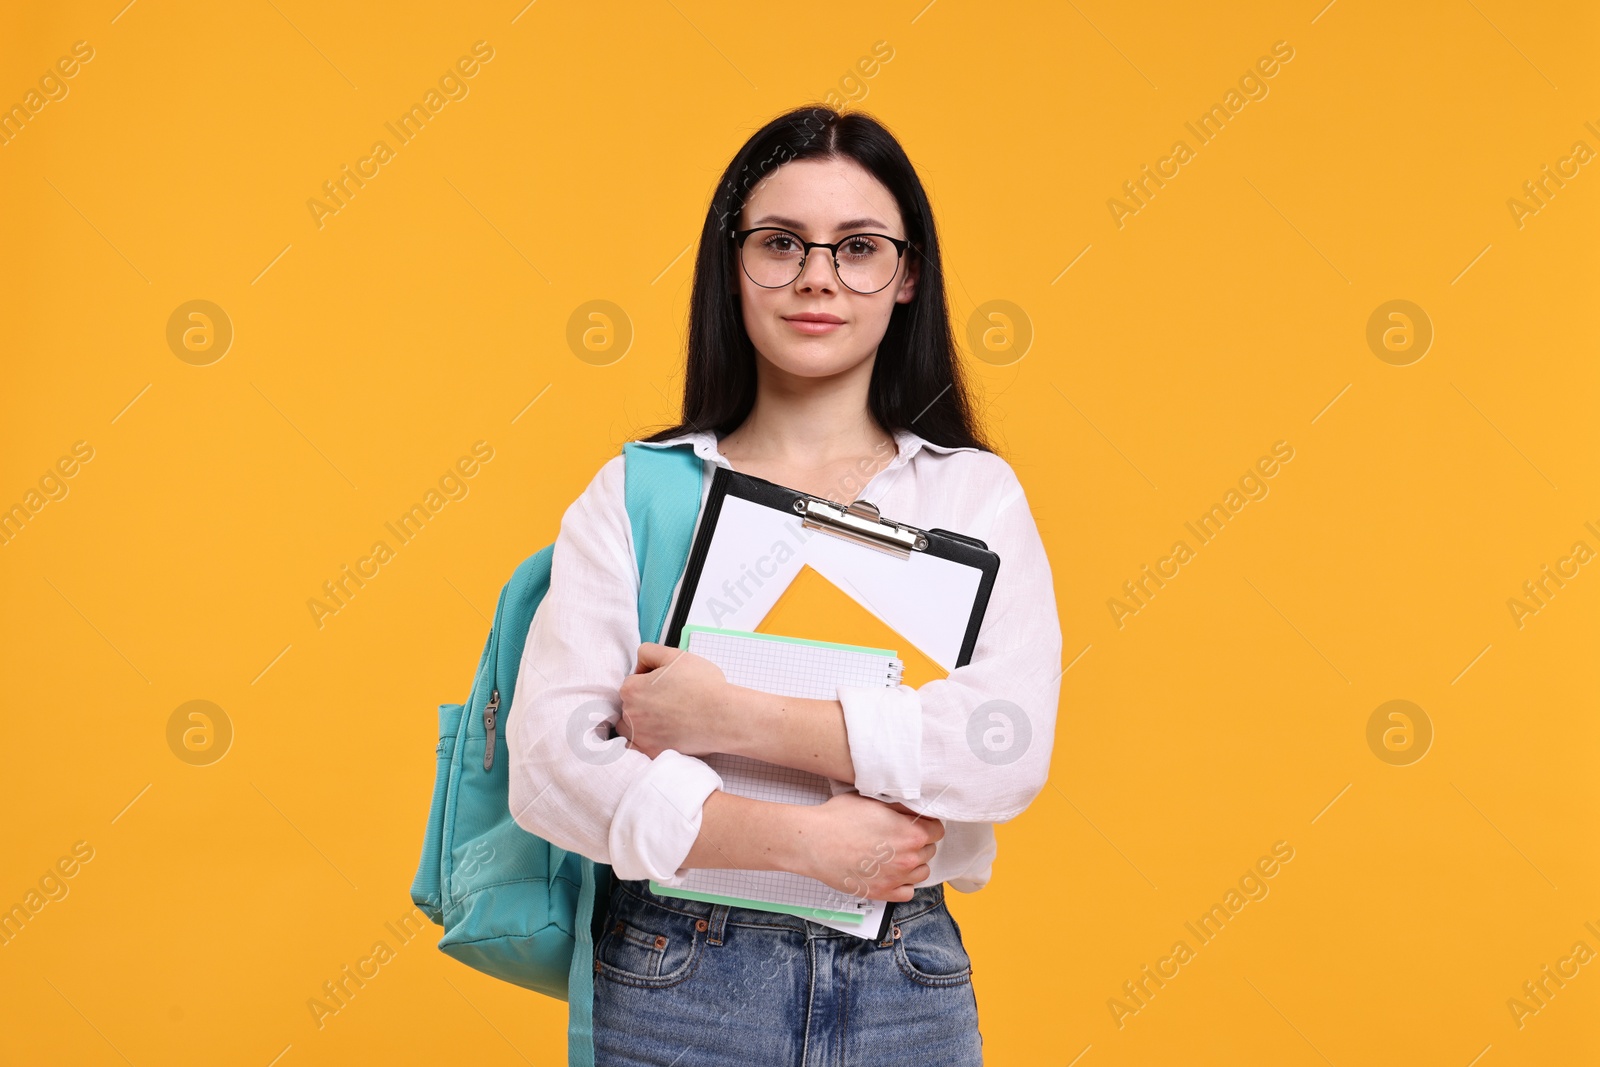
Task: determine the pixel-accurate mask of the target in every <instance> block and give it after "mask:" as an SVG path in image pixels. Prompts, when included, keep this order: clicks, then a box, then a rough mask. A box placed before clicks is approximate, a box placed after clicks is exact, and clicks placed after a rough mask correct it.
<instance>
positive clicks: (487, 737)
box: [483, 686, 500, 770]
mask: <svg viewBox="0 0 1600 1067" xmlns="http://www.w3.org/2000/svg"><path fill="white" fill-rule="evenodd" d="M499 710H500V688H499V687H498V686H496V687H495V690H494V692H492V693H490V694H489V704H488V706H487V707H485V708H484V709H483V769H484V770H489V769H490V768H491V767H493V766H494V716H495V712H497V711H499Z"/></svg>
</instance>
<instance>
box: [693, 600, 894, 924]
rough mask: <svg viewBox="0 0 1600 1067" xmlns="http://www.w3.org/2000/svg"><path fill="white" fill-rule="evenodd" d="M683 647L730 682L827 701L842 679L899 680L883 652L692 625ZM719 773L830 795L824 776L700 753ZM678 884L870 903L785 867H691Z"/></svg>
mask: <svg viewBox="0 0 1600 1067" xmlns="http://www.w3.org/2000/svg"><path fill="white" fill-rule="evenodd" d="M688 648H689V651H691V652H693V653H695V654H696V655H699V656H704V657H705V658H706V659H708V660H710V661H711V662H713V663H715V664H716V665H717V666H718V667H720V668H722V672H723V674H725V675H726V676H727V679H728V681H730V682H732V683H733V684H734V685H742V686H747V687H749V688H751V689H759V690H762V691H763V692H767V693H777V694H780V695H782V696H792V697H801V698H806V699H814V700H831V699H835V698H836V696H837V693H836V687H838V686H840V685H883V686H892V685H898V684H899V682H900V672H901V662H900V660H898V659H894V658H892V657H888V656H882V655H877V654H874V653H870V652H857V651H853V650H849V649H843V648H831V647H825V646H821V645H816V644H807V643H801V642H799V641H798V640H792V639H783V640H773V639H772V637H771V636H770V635H766V636H760V637H753V636H749V635H748V634H742V633H726V632H713V631H706V630H694V631H692V632H691V633H690V634H689V645H688ZM701 758H702V759H704V760H705V762H706V763H707V764H708V765H709V766H710V767H711V768H712V769H713V770H715V771H716V772H717V773H718V774H720V775H721V776H722V781H723V788H724V789H725V791H727V792H729V793H735V794H737V795H739V796H743V797H750V798H752V799H755V800H769V801H775V802H778V803H781V804H821V803H823V802H824V801H826V800H828V799H829V797H831V796H832V795H833V790H832V788H831V787H830V786H829V784H828V779H827V778H825V777H823V776H821V775H817V774H811V773H809V772H807V771H801V770H796V769H794V768H792V767H780V766H778V765H777V764H774V763H767V762H765V761H762V760H755V759H750V758H748V757H745V756H735V755H730V754H728V753H724V752H717V753H712V754H710V755H706V756H703V757H701ZM676 888H679V889H683V890H691V891H694V892H698V893H711V894H715V895H717V896H722V897H732V898H736V899H740V900H747V901H751V902H760V901H764V902H768V903H774V904H787V905H796V906H800V907H809V908H821V909H824V910H827V911H831V912H839V913H844V914H847V915H851V916H855V915H861V916H865V915H866V914H868V912H870V911H872V910H873V908H874V905H876V906H877V907H880V908H881V906H882V903H883V902H882V901H870V900H866V899H863V898H860V897H855V896H852V895H850V894H846V893H841V892H839V891H838V890H837V889H834V888H833V887H832V886H830V885H828V884H827V883H826V882H821V881H818V880H817V879H815V878H807V877H804V876H803V875H798V874H793V873H790V872H788V871H744V870H736V869H732V868H694V869H691V870H690V871H689V873H688V874H686V875H685V876H684V881H683V884H682V885H681V886H678V887H676Z"/></svg>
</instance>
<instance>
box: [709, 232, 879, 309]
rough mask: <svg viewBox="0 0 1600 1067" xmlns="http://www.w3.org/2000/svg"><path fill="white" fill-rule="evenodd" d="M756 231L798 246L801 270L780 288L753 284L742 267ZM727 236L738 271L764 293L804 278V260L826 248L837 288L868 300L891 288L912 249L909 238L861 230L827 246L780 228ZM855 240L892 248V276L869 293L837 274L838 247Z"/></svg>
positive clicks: (823, 242)
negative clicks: (779, 235)
mask: <svg viewBox="0 0 1600 1067" xmlns="http://www.w3.org/2000/svg"><path fill="white" fill-rule="evenodd" d="M759 230H777V231H778V232H779V233H786V234H788V235H789V236H790V237H793V238H794V239H795V240H796V241H797V242H799V244H800V269H799V270H798V271H796V272H795V276H794V277H793V278H790V279H789V280H788V281H786V282H784V283H783V285H761V283H760V282H758V281H756V280H755V279H754V278H750V271H749V269H748V268H746V267H745V265H744V242H745V238H747V237H749V236H750V235H751V234H753V233H756V232H757V231H759ZM729 236H730V237H732V238H733V250H734V255H736V256H737V257H738V259H739V269H740V270H741V271H743V272H744V276H745V277H746V278H750V281H751V283H752V284H755V285H761V288H763V289H782V288H783V287H784V286H785V285H793V284H794V283H795V282H797V281H799V280H800V277H801V276H802V275H803V274H805V272H806V260H807V259H808V258H809V257H810V255H811V250H812V249H813V248H826V249H827V250H828V258H829V259H831V260H833V276H834V277H835V278H838V279H839V284H840V285H842V286H844V287H845V288H846V289H848V290H850V291H851V292H852V293H857V294H859V295H861V296H871V295H872V293H881V292H883V291H884V290H885V289H887V288H889V286H890V285H892V284H894V280H895V279H896V278H898V277H899V276H900V264H901V263H902V262H904V261H905V258H906V249H907V248H910V247H911V240H910V238H900V237H890V236H889V235H888V234H886V233H873V232H871V231H870V230H862V231H861V232H859V233H852V234H849V235H847V236H844V237H841V238H839V239H838V240H837V241H835V242H833V243H832V244H828V243H826V242H825V241H807V240H806V239H805V238H804V237H801V236H800V235H799V234H797V233H795V232H794V231H793V230H786V229H784V228H783V227H782V226H752V227H751V228H750V229H748V230H733V231H731V232H730V233H729ZM855 237H881V238H883V239H884V240H885V241H888V242H889V243H890V244H892V245H894V250H895V260H894V273H893V274H891V275H889V280H888V281H886V282H884V283H883V284H882V285H880V286H878V287H877V288H876V289H874V290H872V292H867V293H864V292H862V291H861V290H860V289H857V288H856V287H855V286H853V285H851V284H850V283H849V282H847V281H845V280H844V275H842V274H840V273H839V246H840V245H842V244H844V243H845V242H846V241H849V240H851V239H852V238H855Z"/></svg>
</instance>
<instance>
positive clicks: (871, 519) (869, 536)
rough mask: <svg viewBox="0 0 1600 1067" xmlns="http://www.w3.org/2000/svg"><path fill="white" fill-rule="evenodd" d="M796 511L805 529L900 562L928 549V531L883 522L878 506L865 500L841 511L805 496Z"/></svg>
mask: <svg viewBox="0 0 1600 1067" xmlns="http://www.w3.org/2000/svg"><path fill="white" fill-rule="evenodd" d="M794 510H795V511H796V512H798V513H799V515H800V525H801V526H802V527H804V528H805V529H808V530H821V531H822V532H823V533H828V534H832V535H834V536H835V537H842V538H844V539H845V540H846V541H851V542H854V543H855V544H858V545H865V546H866V547H868V548H875V549H878V550H879V551H880V552H886V553H888V554H889V555H891V556H896V557H898V558H900V559H910V558H911V553H912V552H913V551H916V552H923V551H926V550H927V547H928V533H927V531H926V530H922V529H919V528H917V527H915V526H908V525H906V524H904V523H898V522H894V521H893V520H890V519H885V518H881V517H880V516H879V513H878V506H877V505H876V504H872V503H869V502H868V501H865V500H857V501H856V502H854V503H853V504H849V505H847V506H846V507H842V508H841V507H840V506H839V505H837V504H834V503H832V502H831V501H827V500H819V499H818V498H816V497H814V496H806V495H801V496H797V497H795V501H794Z"/></svg>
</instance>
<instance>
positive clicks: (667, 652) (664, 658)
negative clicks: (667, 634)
mask: <svg viewBox="0 0 1600 1067" xmlns="http://www.w3.org/2000/svg"><path fill="white" fill-rule="evenodd" d="M672 651H673V650H672V649H670V648H668V647H667V646H666V645H663V644H659V643H657V642H655V641H646V642H644V643H643V644H641V645H640V646H639V666H640V668H641V670H654V669H655V668H657V667H661V666H664V665H665V664H667V663H668V662H669V661H671V659H672V658H673V657H672V655H671V653H672ZM680 651H681V650H680Z"/></svg>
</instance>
